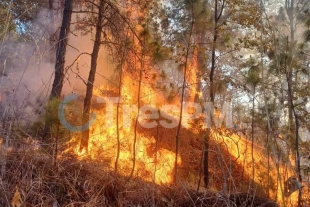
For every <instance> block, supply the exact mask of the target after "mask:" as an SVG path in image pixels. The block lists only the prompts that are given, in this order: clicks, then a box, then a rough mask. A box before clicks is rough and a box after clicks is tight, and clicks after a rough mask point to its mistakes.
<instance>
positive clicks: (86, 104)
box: [80, 0, 105, 152]
mask: <svg viewBox="0 0 310 207" xmlns="http://www.w3.org/2000/svg"><path fill="white" fill-rule="evenodd" d="M104 3H105V1H104V0H100V5H99V11H98V21H97V25H96V35H95V42H94V47H93V52H92V54H91V64H90V71H89V76H88V81H87V88H86V96H85V99H84V108H83V118H82V119H83V123H86V122H88V121H89V114H90V105H91V99H92V96H93V88H94V81H95V75H96V70H97V59H98V54H99V50H100V44H101V43H100V42H101V32H102V28H103V26H102V20H103V18H104V17H103V13H104ZM88 141H89V127H88V128H87V129H86V130H85V131H83V133H82V138H81V144H80V151H83V150H84V151H85V152H88Z"/></svg>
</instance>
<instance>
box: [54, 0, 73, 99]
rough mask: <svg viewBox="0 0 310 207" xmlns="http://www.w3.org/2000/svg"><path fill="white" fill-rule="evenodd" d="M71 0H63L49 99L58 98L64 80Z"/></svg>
mask: <svg viewBox="0 0 310 207" xmlns="http://www.w3.org/2000/svg"><path fill="white" fill-rule="evenodd" d="M72 4H73V1H72V0H66V1H65V8H64V13H63V18H62V24H61V29H60V34H59V41H58V45H57V50H56V64H55V77H54V83H53V86H52V91H51V95H50V99H52V98H59V97H60V95H61V91H62V87H63V81H64V68H65V56H66V49H67V44H68V36H69V31H70V22H71V16H72Z"/></svg>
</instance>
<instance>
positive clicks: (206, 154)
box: [203, 0, 225, 188]
mask: <svg viewBox="0 0 310 207" xmlns="http://www.w3.org/2000/svg"><path fill="white" fill-rule="evenodd" d="M214 4H215V8H214V30H213V43H212V54H211V70H210V76H209V79H210V101H211V106H212V109H211V114H212V115H211V117H210V119H211V126H210V128H208V129H207V133H206V136H205V149H204V155H203V157H204V159H203V160H204V161H203V163H204V168H203V169H204V179H203V180H204V183H205V186H206V188H208V185H209V151H208V150H209V142H210V137H211V128H212V127H213V126H214V122H213V120H212V119H213V113H214V110H213V109H214V103H215V91H214V72H215V69H216V65H215V64H216V63H215V59H216V54H215V52H216V44H217V39H218V27H219V26H218V22H219V20H220V18H221V16H222V13H223V10H224V7H225V0H223V1H222V2H221V8H220V9H218V0H215V2H214Z"/></svg>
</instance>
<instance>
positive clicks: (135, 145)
mask: <svg viewBox="0 0 310 207" xmlns="http://www.w3.org/2000/svg"><path fill="white" fill-rule="evenodd" d="M142 53H143V51H142ZM142 70H143V54H142V58H141V68H140V71H139V87H138V114H137V117H136V120H135V129H134V140H133V149H132V150H133V160H132V169H131V172H130V178H132V176H133V174H134V172H135V168H136V154H137V149H136V147H137V127H138V121H139V116H140V113H139V112H140V110H139V109H140V95H141V81H142Z"/></svg>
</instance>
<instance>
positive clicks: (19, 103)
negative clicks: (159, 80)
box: [0, 10, 114, 121]
mask: <svg viewBox="0 0 310 207" xmlns="http://www.w3.org/2000/svg"><path fill="white" fill-rule="evenodd" d="M49 17H50V14H49V11H48V10H42V11H41V12H39V14H38V15H37V17H36V18H35V19H34V21H33V24H32V26H31V28H30V30H29V29H27V37H29V38H27V39H21V38H20V37H18V38H17V37H15V36H14V35H13V34H8V35H7V36H6V38H5V39H4V41H3V44H1V43H0V116H2V117H14V118H19V119H22V120H27V121H29V120H34V119H36V118H37V117H38V115H40V114H42V112H44V106H45V104H46V102H47V101H48V98H49V94H50V91H51V86H52V83H53V81H54V66H55V59H56V58H55V57H56V51H55V48H56V46H57V40H58V37H57V35H54V39H55V41H54V42H51V41H50V36H51V34H57V32H58V31H59V27H60V25H57V24H59V23H60V22H61V15H59V17H54V22H56V24H51V19H50V18H49ZM75 19H76V18H75V15H73V17H72V22H74V21H75ZM71 31H73V32H72V33H71V34H70V35H69V45H68V46H67V53H66V67H68V66H71V67H70V68H69V69H68V70H67V73H66V76H65V81H64V87H63V94H62V95H63V96H66V95H68V94H70V93H78V94H79V95H80V96H84V95H85V91H86V84H85V83H86V82H87V79H88V73H89V70H90V55H82V56H80V58H79V59H78V60H77V57H78V56H79V55H80V54H81V53H88V54H90V53H91V52H92V47H93V38H92V34H88V35H81V34H80V33H81V32H79V31H74V25H71ZM113 67H114V66H113V64H111V61H109V58H108V53H107V51H106V50H105V49H104V47H101V50H100V53H99V57H98V62H97V75H96V81H95V84H94V86H95V88H96V87H99V86H101V85H103V84H107V79H110V78H111V75H112V74H113Z"/></svg>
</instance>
